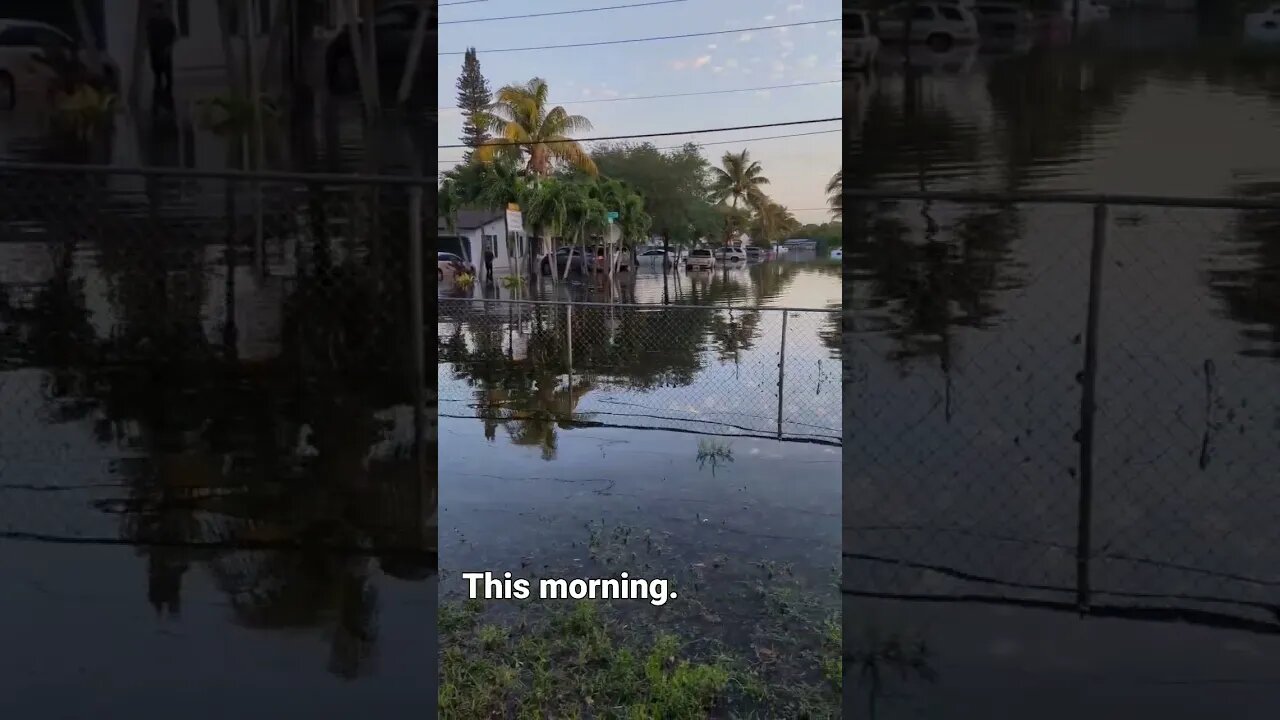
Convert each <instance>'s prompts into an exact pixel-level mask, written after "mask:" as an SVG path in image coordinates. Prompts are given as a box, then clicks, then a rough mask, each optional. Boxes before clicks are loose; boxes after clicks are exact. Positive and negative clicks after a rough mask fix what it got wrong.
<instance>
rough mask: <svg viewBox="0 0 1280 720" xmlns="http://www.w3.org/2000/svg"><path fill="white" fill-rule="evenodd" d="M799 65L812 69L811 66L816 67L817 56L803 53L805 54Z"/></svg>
mask: <svg viewBox="0 0 1280 720" xmlns="http://www.w3.org/2000/svg"><path fill="white" fill-rule="evenodd" d="M800 65H801V66H803V67H806V68H810V69H812V68H816V67H818V56H817V55H805V56H804V59H802V60H801V61H800Z"/></svg>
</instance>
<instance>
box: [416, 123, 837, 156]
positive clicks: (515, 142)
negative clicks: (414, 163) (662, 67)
mask: <svg viewBox="0 0 1280 720" xmlns="http://www.w3.org/2000/svg"><path fill="white" fill-rule="evenodd" d="M842 119H843V118H841V117H839V116H837V117H830V118H818V119H816V120H791V121H790V122H776V123H761V124H759V125H737V126H734V127H720V128H704V129H701V130H672V131H670V132H656V133H636V134H634V135H603V136H601V137H594V138H571V139H570V140H569V141H571V142H578V143H584V142H597V141H599V140H633V139H636V138H648V137H671V136H673V135H702V134H705V133H716V132H729V131H730V130H759V129H760V128H771V127H786V126H788V125H813V124H814V123H824V122H836V121H837V120H842ZM562 142H566V141H565V140H524V141H522V140H501V141H498V142H487V143H480V145H479V146H478V147H486V146H494V147H501V146H505V145H521V146H525V145H553V144H556V143H562ZM470 147H471V146H470V145H437V146H436V148H437V149H439V150H446V149H449V148H470Z"/></svg>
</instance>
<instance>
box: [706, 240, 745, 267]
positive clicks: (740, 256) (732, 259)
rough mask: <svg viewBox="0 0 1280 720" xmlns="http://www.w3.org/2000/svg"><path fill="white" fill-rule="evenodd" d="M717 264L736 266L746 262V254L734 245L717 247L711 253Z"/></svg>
mask: <svg viewBox="0 0 1280 720" xmlns="http://www.w3.org/2000/svg"><path fill="white" fill-rule="evenodd" d="M712 254H713V255H714V256H715V259H716V260H717V261H719V262H723V263H728V264H730V265H736V264H739V263H745V262H746V261H747V252H746V251H745V250H743V249H742V248H740V247H738V246H736V245H725V246H724V247H718V248H716V249H715V252H714V253H712Z"/></svg>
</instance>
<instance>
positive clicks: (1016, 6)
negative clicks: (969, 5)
mask: <svg viewBox="0 0 1280 720" xmlns="http://www.w3.org/2000/svg"><path fill="white" fill-rule="evenodd" d="M973 13H974V16H975V17H977V19H978V35H979V36H981V38H982V44H983V46H984V47H1000V48H1003V47H1008V46H1011V45H1013V44H1015V43H1017V41H1018V40H1021V39H1024V38H1026V39H1030V38H1031V36H1032V35H1033V34H1034V32H1035V24H1036V21H1035V16H1034V15H1032V14H1031V11H1029V10H1027V9H1026V7H1025V6H1023V5H1022V4H1021V3H1017V2H980V3H978V4H977V5H975V6H974V7H973Z"/></svg>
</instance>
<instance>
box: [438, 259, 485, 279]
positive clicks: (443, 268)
mask: <svg viewBox="0 0 1280 720" xmlns="http://www.w3.org/2000/svg"><path fill="white" fill-rule="evenodd" d="M464 274H465V275H475V274H476V269H475V267H474V266H473V265H472V264H471V263H469V262H467V261H466V260H464V259H462V258H461V257H459V256H458V255H454V254H453V253H450V252H437V253H436V279H437V280H439V281H441V282H443V281H444V280H445V278H448V279H450V280H452V279H455V278H457V277H458V276H459V275H464Z"/></svg>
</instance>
